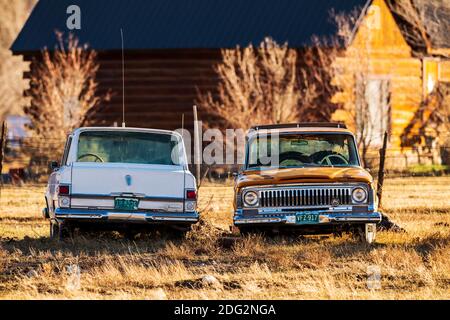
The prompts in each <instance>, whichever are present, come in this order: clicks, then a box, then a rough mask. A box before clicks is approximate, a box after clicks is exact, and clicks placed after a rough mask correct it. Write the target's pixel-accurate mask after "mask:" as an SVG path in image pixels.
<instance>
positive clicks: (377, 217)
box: [233, 210, 381, 226]
mask: <svg viewBox="0 0 450 320" xmlns="http://www.w3.org/2000/svg"><path fill="white" fill-rule="evenodd" d="M311 213H315V214H318V215H319V221H318V222H317V223H307V224H297V223H296V213H295V212H289V213H284V214H280V213H279V212H273V213H272V214H271V213H265V214H257V215H244V214H242V211H241V210H238V211H236V212H235V216H234V219H233V220H234V225H235V226H243V225H247V226H250V225H286V226H305V225H307V226H313V225H314V226H320V225H323V226H326V225H332V224H365V223H379V222H381V213H379V212H362V213H347V212H345V213H343V212H314V211H311Z"/></svg>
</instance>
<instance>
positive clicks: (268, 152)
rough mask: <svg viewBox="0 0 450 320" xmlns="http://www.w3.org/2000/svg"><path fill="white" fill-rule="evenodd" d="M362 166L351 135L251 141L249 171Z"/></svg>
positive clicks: (282, 136)
mask: <svg viewBox="0 0 450 320" xmlns="http://www.w3.org/2000/svg"><path fill="white" fill-rule="evenodd" d="M322 166H324V167H325V166H326V167H330V166H336V167H348V166H359V160H358V154H357V150H356V147H355V141H354V138H353V136H351V135H349V134H330V133H325V134H322V133H314V134H280V135H258V136H256V137H255V138H253V139H251V140H250V141H249V146H248V157H247V168H248V169H255V168H266V167H270V168H298V167H322Z"/></svg>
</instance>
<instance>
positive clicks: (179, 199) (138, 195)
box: [70, 192, 184, 202]
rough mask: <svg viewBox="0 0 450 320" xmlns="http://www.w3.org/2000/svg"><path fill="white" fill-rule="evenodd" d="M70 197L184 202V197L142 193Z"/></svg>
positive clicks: (77, 194) (72, 195)
mask: <svg viewBox="0 0 450 320" xmlns="http://www.w3.org/2000/svg"><path fill="white" fill-rule="evenodd" d="M70 197H72V198H77V199H108V200H114V198H117V197H125V198H138V199H139V200H144V201H160V202H183V201H184V198H183V197H150V196H146V195H145V194H141V193H128V192H122V193H120V192H113V193H111V194H81V193H75V194H71V195H70Z"/></svg>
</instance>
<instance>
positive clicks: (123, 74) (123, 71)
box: [120, 28, 126, 128]
mask: <svg viewBox="0 0 450 320" xmlns="http://www.w3.org/2000/svg"><path fill="white" fill-rule="evenodd" d="M120 38H121V40H122V128H125V127H126V125H125V53H124V45H123V29H122V28H120Z"/></svg>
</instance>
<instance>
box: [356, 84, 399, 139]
mask: <svg viewBox="0 0 450 320" xmlns="http://www.w3.org/2000/svg"><path fill="white" fill-rule="evenodd" d="M358 86H359V88H360V89H359V90H357V93H358V91H359V96H358V94H357V105H356V122H357V123H356V124H357V136H358V140H359V141H363V142H364V143H365V145H366V146H369V145H370V146H379V145H381V144H382V143H383V137H384V133H385V132H386V131H389V129H390V121H391V119H390V118H391V114H390V113H391V111H390V101H389V100H390V84H389V80H387V79H376V78H375V79H371V78H369V79H361V78H360V79H359V80H358Z"/></svg>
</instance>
